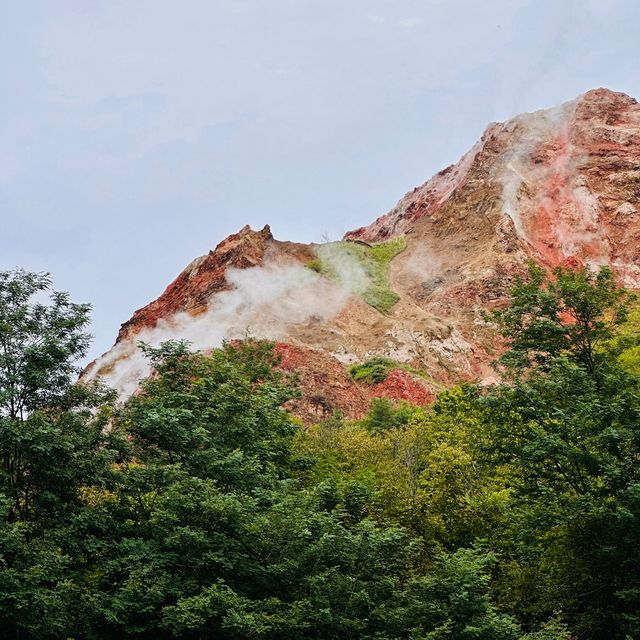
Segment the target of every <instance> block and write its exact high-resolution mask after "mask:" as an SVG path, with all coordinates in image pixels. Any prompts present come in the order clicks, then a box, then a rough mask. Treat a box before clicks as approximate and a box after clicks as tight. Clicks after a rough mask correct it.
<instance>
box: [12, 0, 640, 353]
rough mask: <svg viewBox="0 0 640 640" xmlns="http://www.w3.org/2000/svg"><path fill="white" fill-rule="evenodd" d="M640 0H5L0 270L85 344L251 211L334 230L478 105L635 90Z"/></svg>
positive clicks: (408, 180) (465, 138) (269, 219)
mask: <svg viewBox="0 0 640 640" xmlns="http://www.w3.org/2000/svg"><path fill="white" fill-rule="evenodd" d="M639 24H640V2H638V1H637V0H628V1H627V0H485V1H483V2H479V1H478V0H419V1H415V0H206V1H205V0H109V1H107V2H105V1H104V0H50V1H47V0H41V1H39V2H38V1H33V0H20V1H16V0H0V91H1V93H0V269H11V268H14V267H23V268H25V269H29V270H33V271H48V272H51V273H52V275H53V278H54V283H55V286H56V288H57V289H60V290H65V291H69V292H70V293H71V295H72V298H73V299H74V300H75V301H78V302H91V303H92V305H93V324H92V332H93V334H94V336H95V340H94V343H93V347H92V350H91V353H90V357H93V356H95V355H98V354H99V353H102V352H103V351H105V350H106V349H108V348H109V347H110V346H111V344H112V343H113V341H114V339H115V336H116V334H117V331H118V328H119V325H120V324H121V323H122V322H124V321H126V320H127V319H128V318H129V317H130V316H131V314H132V312H133V311H134V310H135V309H137V308H139V307H141V306H143V305H144V304H146V303H147V302H149V301H151V300H152V299H154V298H156V297H157V296H158V295H159V294H160V293H161V292H162V291H163V290H164V288H165V287H166V285H167V284H169V282H171V281H172V280H173V279H174V278H175V276H176V275H177V274H178V273H179V272H180V271H181V270H182V269H183V268H184V267H185V266H186V265H187V264H188V263H189V262H190V261H191V260H192V259H193V258H195V257H196V256H198V255H201V254H204V253H206V252H207V251H209V250H210V249H213V248H214V247H215V246H216V244H218V242H220V241H221V240H222V239H223V238H225V237H226V236H227V235H229V234H230V233H234V232H235V231H237V230H239V229H240V228H241V227H242V226H244V225H245V224H249V225H251V226H252V227H253V228H254V229H259V228H262V227H263V226H264V225H265V224H269V225H270V226H271V229H272V232H273V234H274V235H275V237H276V238H279V239H286V240H295V241H300V242H314V241H315V242H317V241H321V240H322V239H324V238H330V239H337V238H339V237H341V235H342V234H343V233H344V232H345V231H347V230H349V229H351V228H355V227H359V226H362V225H365V224H367V223H369V222H371V221H372V220H373V219H374V218H376V217H377V216H379V215H381V214H382V213H385V212H386V211H387V210H388V209H390V208H391V207H392V206H393V205H394V204H395V203H396V201H397V200H398V199H399V198H400V197H401V196H402V195H403V194H404V193H405V192H406V191H409V190H410V189H411V188H413V187H414V186H415V185H418V184H421V183H422V182H424V181H425V180H426V179H427V178H429V177H430V176H431V175H432V174H433V173H435V172H436V171H439V170H440V169H442V168H444V167H446V166H447V165H449V164H451V163H453V162H456V161H457V160H458V158H459V157H460V156H461V155H462V154H463V153H464V152H465V151H467V150H468V149H469V148H470V147H471V146H472V145H473V143H474V142H475V141H476V140H477V139H478V138H479V137H480V136H481V134H482V132H483V130H484V128H485V127H486V125H487V124H488V123H489V122H492V121H502V120H505V119H508V118H510V117H512V116H514V115H516V114H518V113H521V112H524V111H533V110H536V109H539V108H543V107H550V106H554V105H557V104H559V103H561V102H564V101H567V100H570V99H573V98H574V97H576V96H577V95H579V94H580V93H583V92H585V91H587V90H588V89H592V88H596V87H600V86H605V87H608V88H610V89H614V90H617V91H624V92H625V93H628V94H629V95H632V96H634V97H636V98H640V73H638V69H639V68H640V39H639V38H638V25H639Z"/></svg>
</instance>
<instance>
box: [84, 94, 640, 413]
mask: <svg viewBox="0 0 640 640" xmlns="http://www.w3.org/2000/svg"><path fill="white" fill-rule="evenodd" d="M639 208H640V106H639V105H638V103H637V102H636V101H635V100H634V99H633V98H630V97H629V96H626V95H624V94H622V93H615V92H613V91H609V90H607V89H595V90H593V91H589V92H587V93H586V94H584V95H582V96H580V97H578V98H577V99H576V100H574V101H572V102H569V103H566V104H564V105H561V106H560V107H558V108H556V109H549V110H545V111H538V112H535V113H530V114H523V115H520V116H517V117H516V118H513V119H511V120H509V121H508V122H505V123H493V124H491V125H489V126H488V127H487V129H486V130H485V132H484V134H483V135H482V137H481V139H480V140H479V142H478V143H477V144H476V145H474V147H473V148H472V149H471V150H470V151H469V152H468V153H467V154H466V155H465V156H463V158H462V159H461V160H460V161H459V162H458V163H457V164H455V165H452V166H450V167H447V168H446V169H444V170H443V171H441V172H439V173H438V174H436V175H435V176H434V177H433V178H431V179H430V180H428V181H427V182H425V183H424V184H423V185H421V186H419V187H416V188H414V189H413V190H412V191H410V192H409V193H407V194H406V195H405V196H404V198H402V199H401V200H400V202H399V203H398V204H397V205H396V206H395V207H394V208H393V209H392V210H391V211H390V212H389V213H387V214H385V215H383V216H381V217H379V218H378V219H376V220H375V221H374V222H373V223H372V224H371V225H369V226H367V227H362V228H360V229H356V230H354V231H351V232H349V233H347V234H346V236H345V239H347V240H351V241H357V242H366V243H372V242H379V241H383V240H386V239H388V238H391V237H395V236H399V235H404V237H405V238H406V242H407V248H406V250H405V251H404V252H403V253H401V254H400V255H398V256H397V257H396V258H395V259H394V260H393V262H392V263H391V268H390V274H389V275H390V283H391V287H392V289H393V290H394V291H395V292H396V293H397V294H398V295H399V297H400V299H399V301H398V303H397V304H396V305H395V306H394V307H393V309H392V310H391V311H390V312H389V314H388V315H383V314H381V313H379V312H378V311H376V310H375V309H373V308H372V307H370V306H368V305H367V304H365V303H364V302H363V300H362V299H361V298H360V297H359V296H358V295H348V294H347V293H344V292H343V293H342V294H340V292H338V291H337V289H335V288H334V289H331V288H330V287H329V288H327V283H326V282H325V284H324V285H321V284H320V283H321V282H322V279H321V278H319V277H317V276H313V277H311V276H310V275H309V273H310V272H308V271H306V270H302V271H301V270H300V265H302V264H304V263H307V262H309V261H310V260H311V259H312V258H313V257H314V246H313V245H302V244H296V243H287V242H280V241H277V240H275V239H274V238H273V236H272V234H271V231H270V229H269V227H265V228H264V229H263V230H262V231H259V232H256V231H252V230H251V229H250V228H249V227H245V228H243V229H242V230H241V231H240V232H239V233H237V234H235V235H233V236H230V237H229V238H227V239H226V240H224V241H223V242H221V243H220V244H219V245H218V246H217V247H216V249H215V250H214V251H211V252H209V254H208V255H206V256H203V257H201V258H198V259H197V260H195V261H194V262H193V263H191V265H189V266H188V267H187V268H186V269H185V270H184V271H183V272H182V273H181V274H180V275H179V276H178V278H177V279H176V280H175V281H174V282H173V283H172V284H171V285H169V287H168V288H167V289H166V291H165V292H164V293H163V294H162V295H161V296H160V297H159V298H158V299H157V300H156V301H154V302H152V303H150V304H149V305H147V306H146V307H144V308H142V309H140V310H139V311H137V312H136V313H135V314H134V316H133V317H132V318H131V320H129V321H128V322H126V323H125V324H124V325H123V326H122V329H121V330H120V334H119V336H118V341H117V343H116V345H115V347H114V349H113V350H112V352H110V353H108V354H107V355H106V356H105V357H103V358H102V359H99V360H98V361H97V362H96V363H95V365H93V366H92V367H91V368H90V370H89V371H88V373H87V374H86V376H85V378H91V377H96V376H102V377H104V379H105V380H106V381H107V382H108V383H111V384H113V385H115V386H119V385H121V379H122V370H124V369H126V367H127V366H128V363H129V362H130V361H131V360H132V358H134V357H135V341H136V339H137V336H139V335H140V334H141V332H143V333H144V336H145V339H153V338H154V335H155V334H154V330H155V327H156V326H159V325H158V322H159V321H160V320H162V321H165V320H167V319H170V318H172V317H173V314H176V313H179V312H186V313H188V314H191V315H192V316H194V317H195V316H197V315H198V314H203V313H204V312H207V311H208V310H209V309H211V308H212V307H215V306H216V305H217V304H219V303H220V302H221V301H222V300H226V299H225V298H224V296H225V295H227V296H228V295H230V294H231V293H232V290H230V289H231V287H232V285H231V284H230V283H229V279H228V277H227V276H228V270H229V269H248V268H258V270H259V269H260V267H264V268H265V269H267V271H264V272H260V274H261V279H260V281H259V284H256V287H265V286H266V285H268V283H269V282H270V280H269V279H270V278H273V279H277V278H281V279H282V278H283V277H286V273H285V275H284V276H283V272H282V271H279V272H278V271H273V270H272V271H269V270H268V269H269V268H271V267H272V266H273V265H294V266H293V267H292V269H294V271H292V273H295V274H297V275H296V277H297V278H298V280H295V282H296V283H299V285H298V284H296V286H298V289H297V290H296V291H299V294H292V292H291V288H290V287H289V288H286V290H285V291H284V293H277V294H274V296H275V298H276V299H274V300H273V304H274V305H276V306H277V305H280V304H282V305H285V304H289V305H291V304H294V305H295V303H296V299H295V298H296V295H299V299H300V301H305V300H307V301H313V302H315V306H314V305H311V306H314V308H316V307H319V308H320V309H321V310H322V311H324V307H325V306H326V308H327V312H326V313H318V312H314V313H309V314H308V315H307V316H304V317H303V319H302V320H300V319H299V318H298V319H297V320H296V322H288V321H287V320H288V319H287V318H284V319H282V322H281V326H278V327H276V326H274V323H273V322H270V323H265V324H264V326H258V327H257V333H254V335H256V337H271V338H272V337H274V335H276V337H277V339H278V342H279V344H278V352H279V353H280V354H281V355H282V358H283V362H282V366H283V368H285V369H287V370H297V371H299V372H300V377H301V386H302V390H303V398H302V400H300V401H299V402H298V405H297V409H296V411H298V413H299V414H300V415H301V416H302V417H303V418H304V419H305V420H313V419H317V418H318V416H319V415H320V414H321V413H322V412H323V411H326V410H330V409H333V408H340V409H341V410H343V411H344V412H345V413H346V414H347V415H349V416H353V417H356V416H359V415H361V414H362V412H363V411H365V410H366V407H367V405H368V402H369V400H370V399H371V397H373V396H374V395H382V394H385V395H389V396H391V397H394V398H397V399H407V400H409V401H411V402H416V403H422V402H428V401H429V399H430V397H431V396H432V393H433V392H432V390H430V389H429V388H428V386H425V385H423V386H421V384H422V381H421V380H419V379H417V378H415V377H413V376H411V374H408V373H407V372H406V371H403V370H400V369H398V370H395V371H393V372H392V373H391V374H390V375H389V378H388V379H387V381H385V383H382V384H381V385H376V386H374V387H369V388H366V389H365V388H364V385H358V384H355V383H354V382H353V381H352V380H351V379H350V377H349V376H348V374H347V372H346V370H345V366H344V365H345V364H347V363H351V362H357V361H364V360H367V359H368V358H371V357H373V356H383V357H386V358H391V359H392V360H396V361H399V362H402V363H406V364H409V365H411V366H412V367H415V368H418V369H421V370H424V371H425V372H426V373H428V374H429V376H431V377H432V378H433V379H435V380H436V381H437V382H439V383H443V384H451V383H454V382H457V381H460V380H469V379H478V380H483V379H484V380H488V379H490V378H491V376H492V368H491V362H492V361H493V360H494V359H495V357H496V355H497V354H498V353H499V352H500V350H501V348H502V343H501V341H500V340H499V339H498V338H497V336H496V334H495V329H494V328H493V327H492V326H490V325H487V324H486V323H485V322H484V320H483V313H484V310H485V309H487V308H495V307H499V306H500V305H501V304H504V302H505V301H506V297H507V295H508V292H509V289H510V287H511V285H512V283H513V281H514V279H515V278H516V277H518V276H519V275H522V274H523V273H525V269H526V267H525V265H526V261H527V260H528V259H530V258H533V259H534V260H536V261H537V262H539V263H541V264H542V265H543V266H545V267H547V268H551V267H554V266H558V265H563V266H572V267H575V266H578V265H582V264H586V265H591V266H597V265H600V264H609V265H611V266H612V268H613V269H614V271H615V273H616V274H617V277H618V278H619V280H620V282H621V283H623V284H625V285H626V286H629V287H632V288H640V213H639ZM295 269H297V271H295ZM256 273H258V272H256ZM301 274H302V275H301ZM305 274H306V276H305ZM303 276H304V277H303ZM307 276H308V277H307ZM274 290H275V291H278V292H281V291H282V287H281V288H280V289H277V288H276V289H274ZM245 293H246V292H245ZM263 293H264V292H263ZM278 295H282V296H288V298H287V299H285V298H284V297H283V299H282V300H280V299H278V297H277V296H278ZM323 296H324V297H323ZM263 297H264V296H263ZM292 297H293V298H294V299H293V300H292V299H291V298H292ZM240 303H242V304H251V300H250V299H248V301H245V300H244V299H243V300H242V301H240ZM240 303H239V304H240ZM318 303H319V304H318ZM261 304H263V305H264V300H262V298H261ZM336 307H337V308H336ZM234 308H235V307H234ZM238 308H240V307H238ZM287 308H288V307H287ZM259 312H260V308H257V313H259ZM303 315H304V314H303ZM187 317H188V316H187ZM204 317H209V316H204ZM212 317H215V316H212ZM278 317H279V316H278ZM161 324H162V323H161ZM258 324H260V323H258ZM165 325H166V326H165ZM165 325H163V331H162V332H159V334H160V333H161V334H162V336H163V337H165V338H166V333H167V331H169V332H170V331H174V332H177V331H179V330H180V331H182V330H184V327H185V323H184V321H183V322H182V323H175V324H171V323H170V322H169V323H165ZM176 327H179V328H180V329H178V328H176ZM187 328H188V327H187ZM238 328H239V329H242V327H238ZM251 328H254V327H251ZM214 329H215V328H214V327H212V336H213V335H216V331H214ZM187 333H188V332H187ZM172 337H175V338H180V337H185V336H183V335H172ZM186 337H188V336H186ZM206 346H211V347H214V346H216V344H215V340H214V338H213V337H212V344H211V345H206ZM130 378H131V375H130V376H129V379H130ZM314 403H315V405H314ZM323 403H325V404H326V407H325V406H324V404H323ZM323 407H324V408H323Z"/></svg>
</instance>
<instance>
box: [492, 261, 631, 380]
mask: <svg viewBox="0 0 640 640" xmlns="http://www.w3.org/2000/svg"><path fill="white" fill-rule="evenodd" d="M511 295H512V301H511V304H510V305H509V307H508V308H506V309H504V310H500V311H496V312H494V314H493V317H494V319H495V320H497V321H498V323H499V324H500V326H501V328H502V332H503V335H504V336H505V337H506V338H507V339H508V340H509V350H508V351H507V352H506V353H505V354H504V355H503V356H502V358H501V360H502V362H503V363H504V364H506V365H508V366H511V367H516V368H518V369H522V368H523V367H527V366H531V365H533V366H537V367H544V366H545V365H546V364H547V363H548V362H551V361H552V360H553V358H555V357H557V356H566V357H567V358H569V359H572V360H574V361H576V362H578V363H580V364H581V365H583V366H585V367H586V368H587V369H588V370H589V372H590V373H591V374H595V373H596V370H597V369H598V365H599V362H600V361H601V360H602V359H603V354H602V353H601V351H602V346H603V344H604V343H605V342H606V341H608V340H610V339H611V338H612V335H613V329H614V327H616V326H617V325H620V324H622V323H623V322H624V321H625V320H626V318H627V312H628V304H629V301H630V298H631V296H630V295H629V294H628V293H627V292H626V291H625V290H623V289H620V288H618V287H617V286H616V283H615V278H614V276H613V273H612V271H611V270H610V269H609V268H608V267H602V268H601V269H600V270H599V271H598V273H594V272H592V271H591V270H589V269H588V268H587V267H583V268H580V269H575V270H574V269H564V268H560V267H559V268H557V269H555V270H554V272H553V278H552V279H549V278H546V277H545V272H544V271H543V269H542V268H541V267H538V266H536V265H535V264H534V263H529V275H528V279H526V280H520V281H518V282H517V283H516V285H515V286H514V288H513V291H512V294H511Z"/></svg>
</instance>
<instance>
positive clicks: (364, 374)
mask: <svg viewBox="0 0 640 640" xmlns="http://www.w3.org/2000/svg"><path fill="white" fill-rule="evenodd" d="M393 369H402V370H403V371H408V372H409V373H413V374H414V375H417V376H420V377H421V378H424V379H425V380H429V382H431V383H433V384H434V385H435V386H438V387H439V386H441V385H439V384H438V383H437V382H435V381H434V380H432V379H431V378H430V376H428V375H426V374H425V373H424V372H423V371H420V370H419V369H415V368H414V367H410V366H409V365H408V364H405V363H404V362H397V361H396V360H391V359H390V358H385V357H383V356H375V357H373V358H369V359H368V360H365V361H364V362H357V363H356V364H352V365H350V366H349V369H348V371H349V375H350V376H351V378H352V379H353V380H355V381H356V382H364V383H366V384H379V383H380V382H384V381H385V380H386V379H387V377H388V375H389V373H390V372H391V371H392V370H393Z"/></svg>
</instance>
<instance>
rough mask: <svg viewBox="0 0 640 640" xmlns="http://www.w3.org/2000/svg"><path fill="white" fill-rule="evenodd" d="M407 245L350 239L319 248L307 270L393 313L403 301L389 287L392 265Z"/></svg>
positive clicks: (398, 241)
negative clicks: (361, 241) (368, 243)
mask: <svg viewBox="0 0 640 640" xmlns="http://www.w3.org/2000/svg"><path fill="white" fill-rule="evenodd" d="M406 246H407V242H406V240H405V239H404V238H392V239H391V240H387V241H386V242H380V243H378V244H374V245H366V244H363V243H359V242H350V241H348V240H343V241H340V242H329V243H327V244H323V245H320V246H319V247H318V248H317V250H316V258H314V259H313V260H311V261H309V262H308V263H307V267H309V269H312V270H313V271H315V272H316V273H320V274H321V275H323V276H325V277H327V278H330V279H331V280H334V281H336V282H339V283H340V284H341V285H342V286H344V287H345V288H346V289H348V290H349V291H350V292H351V293H354V294H356V295H359V296H360V297H361V298H362V299H363V300H364V301H365V302H366V303H367V304H368V305H371V306H372V307H373V308H374V309H377V310H378V311H380V313H389V311H390V310H391V308H392V307H393V305H394V304H395V303H396V302H398V300H399V296H398V294H397V293H395V292H394V291H392V290H391V286H390V284H389V263H390V262H391V260H393V258H395V257H396V256H397V255H398V254H399V253H401V252H402V251H404V249H405V248H406Z"/></svg>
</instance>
